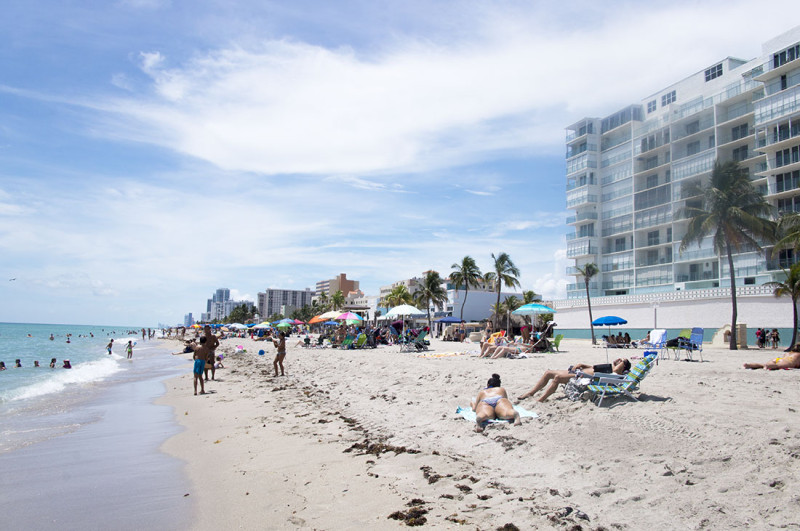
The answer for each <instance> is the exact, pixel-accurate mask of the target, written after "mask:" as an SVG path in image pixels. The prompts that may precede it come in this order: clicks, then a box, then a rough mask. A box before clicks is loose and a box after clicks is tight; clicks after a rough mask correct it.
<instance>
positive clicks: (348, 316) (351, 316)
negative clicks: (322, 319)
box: [334, 312, 364, 321]
mask: <svg viewBox="0 0 800 531" xmlns="http://www.w3.org/2000/svg"><path fill="white" fill-rule="evenodd" d="M334 319H336V320H337V321H363V320H364V319H363V318H362V317H361V316H360V315H358V314H356V313H353V312H345V313H343V314H341V315H338V316H336V317H334Z"/></svg>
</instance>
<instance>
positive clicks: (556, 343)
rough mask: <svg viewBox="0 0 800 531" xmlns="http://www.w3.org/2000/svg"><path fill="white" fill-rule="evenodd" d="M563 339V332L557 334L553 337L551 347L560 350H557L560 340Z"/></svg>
mask: <svg viewBox="0 0 800 531" xmlns="http://www.w3.org/2000/svg"><path fill="white" fill-rule="evenodd" d="M562 339H564V334H558V335H557V336H556V337H554V338H553V348H554V349H556V352H561V351H560V350H558V347H559V346H560V345H561V340H562Z"/></svg>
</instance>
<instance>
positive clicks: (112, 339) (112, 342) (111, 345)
mask: <svg viewBox="0 0 800 531" xmlns="http://www.w3.org/2000/svg"><path fill="white" fill-rule="evenodd" d="M113 347H114V338H111V341H109V342H108V345H106V350H107V351H108V355H109V356H110V355H111V349H112V348H113Z"/></svg>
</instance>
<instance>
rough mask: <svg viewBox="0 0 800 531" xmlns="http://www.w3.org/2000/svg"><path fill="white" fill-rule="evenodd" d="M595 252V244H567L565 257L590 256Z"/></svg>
mask: <svg viewBox="0 0 800 531" xmlns="http://www.w3.org/2000/svg"><path fill="white" fill-rule="evenodd" d="M596 254H597V246H594V245H590V244H589V243H588V242H577V243H574V244H567V258H577V257H579V256H591V255H596Z"/></svg>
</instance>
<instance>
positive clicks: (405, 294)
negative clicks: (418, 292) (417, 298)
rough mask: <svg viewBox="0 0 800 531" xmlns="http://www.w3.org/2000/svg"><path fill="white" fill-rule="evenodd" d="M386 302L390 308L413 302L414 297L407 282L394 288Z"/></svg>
mask: <svg viewBox="0 0 800 531" xmlns="http://www.w3.org/2000/svg"><path fill="white" fill-rule="evenodd" d="M385 302H386V304H387V306H388V307H389V308H394V307H395V306H399V305H401V304H413V303H414V297H413V296H412V295H411V293H409V291H408V288H407V287H406V286H405V284H400V285H399V286H395V287H394V288H392V291H391V292H390V293H389V294H388V295H387V296H386V297H385Z"/></svg>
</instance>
